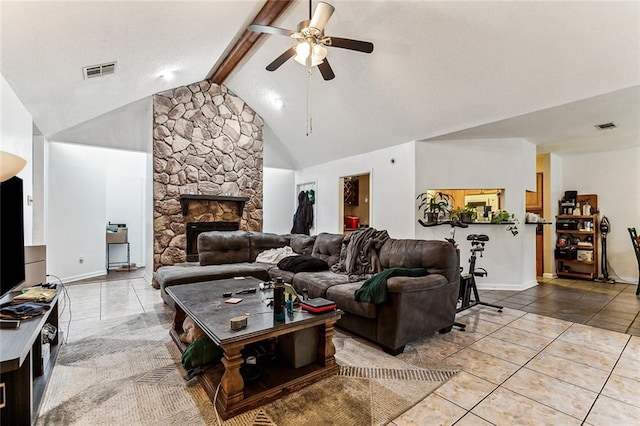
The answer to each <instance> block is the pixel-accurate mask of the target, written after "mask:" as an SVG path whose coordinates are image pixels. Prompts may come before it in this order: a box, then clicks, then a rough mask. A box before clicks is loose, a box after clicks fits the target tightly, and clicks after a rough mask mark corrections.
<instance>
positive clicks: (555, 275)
mask: <svg viewBox="0 0 640 426" xmlns="http://www.w3.org/2000/svg"><path fill="white" fill-rule="evenodd" d="M542 278H551V279H555V278H558V275H557V274H556V273H555V272H545V273H544V274H542Z"/></svg>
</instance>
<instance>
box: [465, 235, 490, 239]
mask: <svg viewBox="0 0 640 426" xmlns="http://www.w3.org/2000/svg"><path fill="white" fill-rule="evenodd" d="M467 240H468V241H489V236H488V235H485V234H471V235H467Z"/></svg>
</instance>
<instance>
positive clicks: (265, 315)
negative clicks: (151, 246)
mask: <svg viewBox="0 0 640 426" xmlns="http://www.w3.org/2000/svg"><path fill="white" fill-rule="evenodd" d="M259 283H260V281H259V280H258V279H255V278H252V277H247V278H246V279H243V280H236V279H226V280H217V281H207V282H201V283H194V284H184V285H178V286H171V287H168V288H167V289H166V291H167V294H168V295H169V296H170V297H171V298H172V299H173V300H174V301H175V304H176V314H175V319H174V323H173V329H172V330H171V331H170V334H171V337H172V338H173V340H174V341H175V343H176V344H177V345H178V347H179V348H180V350H182V351H184V350H185V348H186V346H187V345H185V344H184V343H183V342H181V341H180V337H179V336H180V334H181V333H182V332H183V330H182V323H183V321H184V319H185V317H186V316H189V317H191V318H192V319H193V321H194V322H195V323H196V324H198V326H199V327H200V328H201V329H202V331H203V332H204V333H205V334H206V335H207V336H209V337H210V338H211V339H212V340H213V341H214V342H215V343H216V344H218V345H219V346H220V347H221V348H222V350H223V351H224V355H223V358H222V364H221V365H218V366H213V367H211V368H209V369H207V370H206V371H205V373H204V374H203V375H201V376H198V379H199V380H200V383H201V384H202V386H203V387H204V389H205V391H206V392H207V394H208V395H209V398H211V400H212V401H214V402H215V404H216V408H217V409H218V412H219V413H220V416H221V417H222V418H224V419H225V420H226V419H228V418H230V417H233V416H236V415H238V414H240V413H242V412H244V411H247V410H250V409H253V408H256V407H259V406H261V405H264V404H265V403H267V402H269V401H273V400H274V399H277V398H280V397H282V396H284V395H287V394H289V393H292V392H295V391H296V390H298V389H300V388H302V387H305V386H308V385H310V384H312V383H315V382H317V381H318V380H320V379H322V378H324V377H328V376H330V375H333V374H336V373H337V372H338V370H339V368H340V367H339V366H338V364H336V361H335V358H334V354H335V347H334V346H333V334H334V332H335V329H334V326H335V323H336V321H338V319H340V316H341V314H342V312H341V311H339V310H337V311H331V312H326V313H323V314H310V313H308V312H306V311H303V310H301V309H297V310H295V312H294V314H293V316H292V317H288V316H286V319H285V321H283V322H277V321H275V320H274V318H273V309H272V308H271V307H269V306H267V303H266V301H268V300H269V298H271V297H272V296H273V290H260V289H258V284H259ZM244 288H256V289H258V290H257V291H256V293H253V294H235V293H236V292H237V291H239V290H242V289H244ZM228 291H231V292H233V293H234V294H233V297H238V298H241V299H242V302H240V303H238V304H235V305H233V304H229V303H226V302H225V300H227V299H226V298H224V297H223V295H222V294H223V293H224V292H228ZM245 314H249V319H248V322H247V327H246V328H245V329H243V330H239V331H233V330H231V326H230V320H231V318H234V317H237V316H240V315H245ZM309 328H316V330H317V332H318V337H319V339H318V351H317V359H316V362H315V363H312V364H310V365H306V366H304V367H300V368H293V367H291V366H290V365H288V364H287V363H286V362H284V361H283V360H280V361H276V362H274V363H270V364H269V365H268V367H266V368H263V369H261V375H260V378H259V380H257V381H256V382H252V383H251V384H247V385H246V386H245V383H244V380H243V378H242V375H241V374H240V366H241V365H242V364H243V362H244V360H243V358H242V353H241V352H242V350H243V348H244V347H245V345H248V344H250V343H254V342H259V341H262V340H266V339H270V338H273V337H278V336H282V335H284V334H289V333H293V332H296V331H299V330H305V329H309ZM218 384H220V391H219V393H218V395H217V397H216V388H217V386H218Z"/></svg>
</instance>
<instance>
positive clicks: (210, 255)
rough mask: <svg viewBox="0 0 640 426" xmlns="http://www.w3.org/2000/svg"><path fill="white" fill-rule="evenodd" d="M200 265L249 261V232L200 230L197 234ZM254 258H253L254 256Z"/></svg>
mask: <svg viewBox="0 0 640 426" xmlns="http://www.w3.org/2000/svg"><path fill="white" fill-rule="evenodd" d="M198 257H199V259H200V265H203V266H204V265H219V264H225V263H239V262H251V261H252V260H253V259H251V252H250V249H249V233H248V232H246V231H229V232H219V231H210V232H202V233H201V234H200V235H198ZM254 259H255V258H254Z"/></svg>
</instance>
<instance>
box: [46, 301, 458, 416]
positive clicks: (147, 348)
mask: <svg viewBox="0 0 640 426" xmlns="http://www.w3.org/2000/svg"><path fill="white" fill-rule="evenodd" d="M169 326H170V318H168V316H167V315H166V314H153V313H147V314H141V315H135V316H131V317H128V318H126V319H124V320H121V321H120V322H118V323H116V324H114V323H113V322H108V323H107V322H106V321H101V322H95V323H92V324H87V325H86V326H84V327H82V328H81V329H80V330H79V331H78V332H77V333H76V335H75V337H76V338H75V339H72V340H71V341H70V342H69V343H67V344H65V345H63V346H62V347H61V349H60V353H59V356H58V360H57V362H56V366H55V368H54V369H53V373H52V377H51V381H50V383H49V386H48V388H47V390H46V393H45V396H44V400H43V403H42V406H41V409H40V415H39V417H38V421H37V424H39V425H131V424H135V425H174V424H175V425H181V426H186V425H189V426H190V425H216V424H222V425H225V426H227V425H229V426H245V425H262V426H268V425H277V426H289V425H332V424H334V425H358V426H361V425H383V424H386V423H388V422H389V421H391V420H393V419H394V418H396V417H397V416H398V415H400V414H401V413H403V412H404V411H406V410H407V409H409V408H411V407H412V406H413V405H415V404H416V403H417V402H419V401H421V400H422V399H423V398H424V397H425V396H427V395H428V394H429V393H431V392H432V391H434V390H435V389H436V388H438V387H439V386H441V385H442V384H443V383H444V382H446V381H447V380H448V379H449V378H451V377H452V376H453V375H455V374H456V372H457V371H456V370H455V369H448V368H446V366H443V365H438V366H437V368H435V369H432V368H428V366H425V365H421V366H416V365H412V364H409V363H406V362H404V361H402V360H401V359H399V358H398V357H393V356H390V355H388V354H385V353H384V352H382V351H380V350H379V349H378V348H377V347H375V346H372V345H370V344H368V343H367V342H366V341H363V340H361V339H359V338H357V337H354V336H350V335H346V334H343V333H340V332H339V333H337V334H336V337H335V339H334V344H335V346H336V360H337V361H338V363H339V364H340V373H339V374H338V375H336V376H332V377H330V378H327V379H325V380H322V381H320V382H318V383H315V384H313V385H311V386H308V387H306V388H304V389H301V390H300V391H298V392H295V393H293V394H291V395H288V396H285V397H283V398H281V399H279V400H277V401H274V402H272V403H269V404H266V405H264V406H262V407H260V408H259V409H255V410H252V411H249V412H246V413H243V414H241V415H239V416H236V417H234V418H232V419H229V420H227V421H223V422H221V423H219V419H218V417H217V413H216V411H215V409H214V408H213V404H212V402H211V401H210V400H209V398H208V397H207V395H206V394H205V392H204V390H203V389H202V387H201V386H200V385H199V384H198V382H197V380H191V381H189V382H186V381H185V380H184V379H183V378H182V375H184V374H185V372H184V370H183V369H182V366H181V365H180V362H179V359H180V353H179V351H178V349H177V348H176V346H175V345H174V343H173V342H172V341H171V339H170V338H169V334H168V330H169Z"/></svg>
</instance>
